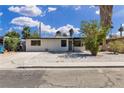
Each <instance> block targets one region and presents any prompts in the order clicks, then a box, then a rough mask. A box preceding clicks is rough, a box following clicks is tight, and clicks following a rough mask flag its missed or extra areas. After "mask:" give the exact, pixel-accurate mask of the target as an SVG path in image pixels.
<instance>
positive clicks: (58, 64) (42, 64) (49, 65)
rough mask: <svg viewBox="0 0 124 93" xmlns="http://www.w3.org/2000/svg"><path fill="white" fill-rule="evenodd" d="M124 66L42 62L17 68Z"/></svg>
mask: <svg viewBox="0 0 124 93" xmlns="http://www.w3.org/2000/svg"><path fill="white" fill-rule="evenodd" d="M109 67H114V68H116V67H124V62H82V63H81V62H74V63H41V64H36V63H34V64H29V63H28V64H23V65H20V66H18V67H17V68H109Z"/></svg>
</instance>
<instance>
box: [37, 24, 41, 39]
mask: <svg viewBox="0 0 124 93" xmlns="http://www.w3.org/2000/svg"><path fill="white" fill-rule="evenodd" d="M38 31H39V33H38V34H39V37H41V22H39V28H38Z"/></svg>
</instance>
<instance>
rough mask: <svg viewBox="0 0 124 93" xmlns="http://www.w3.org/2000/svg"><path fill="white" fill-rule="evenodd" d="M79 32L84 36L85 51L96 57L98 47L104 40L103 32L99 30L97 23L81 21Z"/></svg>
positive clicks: (101, 29)
mask: <svg viewBox="0 0 124 93" xmlns="http://www.w3.org/2000/svg"><path fill="white" fill-rule="evenodd" d="M81 30H82V32H83V36H84V38H85V39H84V42H85V46H86V49H87V50H89V51H90V52H91V54H92V55H94V56H96V55H97V53H98V51H99V45H100V43H102V41H103V39H104V38H105V34H106V33H105V30H104V29H103V28H101V26H100V24H99V23H98V22H97V21H94V20H93V21H83V22H82V24H81Z"/></svg>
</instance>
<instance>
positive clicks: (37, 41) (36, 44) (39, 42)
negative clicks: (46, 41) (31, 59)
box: [31, 40, 41, 46]
mask: <svg viewBox="0 0 124 93" xmlns="http://www.w3.org/2000/svg"><path fill="white" fill-rule="evenodd" d="M32 43H34V44H32ZM31 46H41V40H31Z"/></svg>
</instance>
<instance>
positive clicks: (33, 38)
mask: <svg viewBox="0 0 124 93" xmlns="http://www.w3.org/2000/svg"><path fill="white" fill-rule="evenodd" d="M29 39H83V38H81V37H44V38H29Z"/></svg>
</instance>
